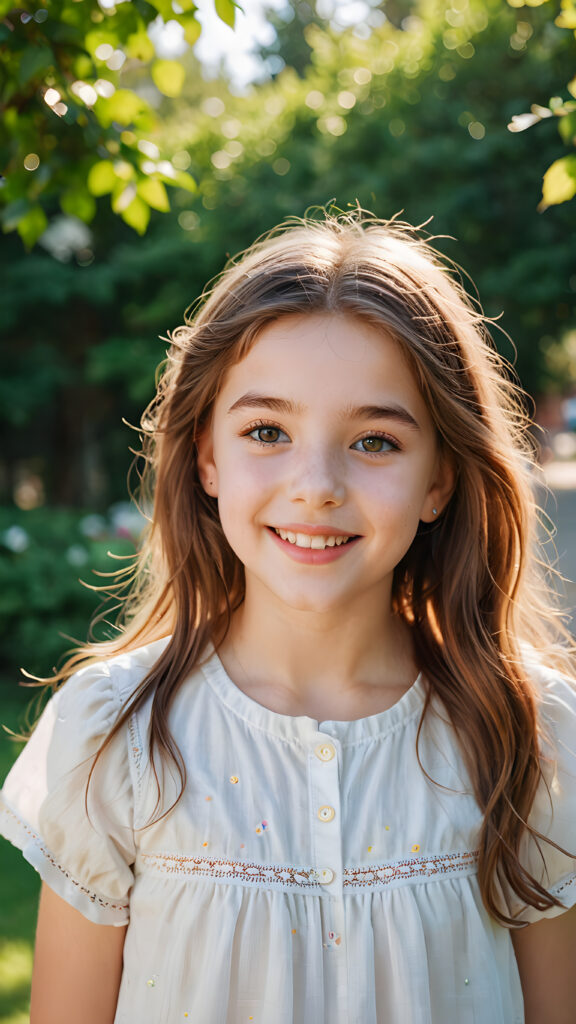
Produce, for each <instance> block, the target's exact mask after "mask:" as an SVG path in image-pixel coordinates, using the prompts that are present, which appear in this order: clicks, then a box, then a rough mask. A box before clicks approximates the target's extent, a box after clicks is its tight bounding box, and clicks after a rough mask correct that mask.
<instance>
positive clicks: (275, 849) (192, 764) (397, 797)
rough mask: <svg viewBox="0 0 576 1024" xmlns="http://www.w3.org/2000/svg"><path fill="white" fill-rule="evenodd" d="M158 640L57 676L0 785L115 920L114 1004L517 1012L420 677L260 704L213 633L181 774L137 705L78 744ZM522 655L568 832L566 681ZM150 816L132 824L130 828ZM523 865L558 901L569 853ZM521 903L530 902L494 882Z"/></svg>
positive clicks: (397, 1020)
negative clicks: (531, 667)
mask: <svg viewBox="0 0 576 1024" xmlns="http://www.w3.org/2000/svg"><path fill="white" fill-rule="evenodd" d="M165 643H166V641H161V642H158V643H156V644H151V645H149V646H148V647H145V648H142V649H141V650H139V651H136V652H133V653H131V654H129V655H123V656H121V657H119V658H116V659H114V660H112V661H110V662H107V663H102V664H98V665H91V666H88V667H86V668H84V669H82V670H81V671H80V672H78V673H77V674H76V675H75V676H73V677H72V678H71V679H70V680H69V681H68V682H67V683H66V684H65V685H64V687H63V688H62V689H61V691H59V692H58V693H57V694H56V695H55V696H54V697H53V698H52V700H51V701H50V703H49V704H48V706H47V708H46V710H45V712H44V715H43V717H42V719H41V721H40V723H39V724H38V726H37V728H36V730H35V731H34V733H33V736H32V738H31V739H30V741H29V742H28V744H27V746H26V748H25V749H24V751H23V753H22V754H21V755H20V757H19V759H18V760H17V762H16V764H15V765H14V767H13V769H12V771H11V772H10V774H9V776H8V778H7V780H6V783H5V785H4V789H3V791H2V795H1V796H0V830H1V831H2V832H3V834H4V835H6V836H7V838H8V839H10V840H11V841H12V842H13V843H14V844H15V845H17V846H18V847H20V848H21V849H22V850H23V853H24V856H25V857H26V859H27V860H28V861H29V862H30V863H31V864H32V865H33V866H34V867H35V868H36V869H37V870H38V871H39V872H40V874H41V876H42V877H43V878H44V879H45V881H46V882H47V883H48V884H49V885H50V886H51V887H52V888H53V889H54V890H55V891H56V892H57V893H59V894H60V895H61V896H62V897H63V898H64V899H65V900H67V901H68V902H69V903H70V904H72V905H73V906H74V907H76V908H77V909H78V910H80V911H81V912H82V913H83V914H85V916H86V917H88V918H89V919H90V920H92V921H95V922H99V923H103V924H116V925H124V924H126V923H127V922H128V921H129V926H128V930H127V935H126V945H125V954H124V956H125V961H124V972H123V978H122V984H121V989H120V996H119V1002H118V1008H117V1013H116V1018H115V1020H116V1024H133V1022H135V1021H146V1022H147V1024H169V1022H176V1021H184V1020H185V1019H188V1020H190V1021H194V1022H200V1021H202V1024H246V1022H249V1021H253V1022H254V1024H319V1022H325V1024H521V1022H522V1021H523V1020H524V1014H523V1003H522V992H521V987H520V982H519V977H518V971H517V967H516V961H515V958H514V953H513V947H512V943H511V939H510V933H509V932H508V930H506V929H505V928H502V927H500V926H498V925H497V924H496V923H495V922H494V921H493V920H492V919H490V918H489V917H488V915H487V913H486V911H485V910H484V907H483V905H482V900H481V898H480V892H479V887H478V881H477V873H476V866H477V853H476V849H477V841H478V829H479V824H480V818H481V816H480V812H479V809H478V806H477V804H476V801H475V799H474V796H473V794H472V791H471V786H470V782H469V780H468V778H467V775H466V771H465V768H464V765H463V760H462V756H461V754H460V752H459V748H458V744H457V742H456V738H455V736H454V732H453V729H452V727H451V725H450V723H449V721H448V717H447V714H446V712H445V710H444V708H443V706H442V705H441V704H439V702H438V701H436V700H433V701H432V706H431V709H430V710H429V712H428V713H427V715H426V718H425V723H424V727H423V729H422V733H421V738H420V746H419V750H420V758H421V762H422V765H423V767H424V769H425V771H426V772H427V773H428V775H429V776H430V777H431V779H433V780H435V782H432V781H430V779H429V778H427V776H426V774H425V773H424V772H423V771H422V769H421V768H420V767H419V765H418V760H417V757H416V732H417V728H418V723H419V720H420V715H421V711H422V707H423V702H424V698H425V693H426V688H425V681H424V679H423V678H422V677H419V679H418V680H417V681H416V682H415V683H414V685H413V686H412V687H411V689H410V690H409V691H408V692H407V693H406V694H405V695H404V696H403V697H402V699H401V700H400V701H399V702H398V703H397V704H395V705H394V706H393V707H391V708H389V709H388V710H387V711H384V712H382V713H380V714H377V715H372V716H370V717H369V718H363V719H359V720H357V721H351V722H336V721H334V722H321V723H319V722H316V721H314V720H312V719H311V718H307V717H290V716H287V715H280V714H277V713H275V712H272V711H270V710H268V709H267V708H265V707H263V706H261V705H260V704H257V703H256V702H255V701H253V700H252V699H250V698H249V697H248V696H246V695H245V694H244V693H243V692H242V691H241V690H239V689H238V688H237V687H236V686H235V684H234V683H233V682H232V681H231V680H230V679H229V678H228V676H227V675H226V673H225V671H224V668H223V666H222V664H221V662H220V661H219V659H218V657H217V656H216V655H215V654H214V653H212V654H211V656H210V657H209V660H207V661H206V663H205V665H204V666H203V667H200V668H198V669H197V670H196V671H195V672H194V673H193V674H192V675H191V677H190V678H189V679H188V680H187V681H186V683H185V684H184V686H183V687H182V688H181V690H180V692H179V693H178V696H177V698H176V701H175V704H174V706H173V708H172V711H171V728H172V731H173V734H174V737H175V740H176V742H177V744H178V746H179V748H180V751H181V752H182V754H183V757H184V760H185V763H186V768H187V784H186V788H185V791H184V794H183V796H182V798H181V800H180V801H179V802H178V803H177V804H176V806H175V807H174V808H173V809H172V810H171V811H170V812H169V813H168V814H167V815H166V816H165V817H163V818H162V819H161V820H159V821H156V822H155V823H154V824H152V825H149V824H148V822H149V821H150V818H151V816H153V814H154V812H155V813H156V815H158V812H159V810H160V812H162V811H163V810H165V809H166V808H168V807H169V806H170V804H171V803H172V802H173V800H174V799H175V798H176V796H177V793H178V779H177V777H176V775H175V773H174V771H172V770H171V769H170V768H169V767H167V768H162V767H161V766H157V769H158V770H159V774H160V781H161V786H162V801H161V805H160V808H157V807H156V802H157V795H158V793H157V788H156V784H155V780H154V773H153V770H152V766H151V764H150V760H149V755H148V735H149V714H150V705H149V704H147V705H146V706H144V707H143V708H142V709H140V710H139V711H138V712H137V713H136V714H134V715H133V716H132V718H131V720H130V723H129V725H127V726H126V728H125V729H123V730H122V731H121V733H120V734H119V735H118V737H117V738H116V739H115V740H114V742H113V743H112V744H111V745H110V746H109V747H108V748H107V750H106V752H105V753H104V755H103V756H102V758H101V759H100V760H99V761H98V763H97V765H96V768H95V770H94V771H93V773H92V777H91V780H90V785H89V788H88V798H87V800H86V783H87V781H88V776H89V773H90V769H91V767H92V764H93V755H94V753H95V751H96V750H97V749H98V748H99V746H100V744H101V743H102V741H103V739H104V738H105V736H106V735H107V733H108V731H109V730H110V728H111V726H112V725H113V723H114V721H115V720H116V718H117V716H118V713H119V712H120V710H121V708H122V706H123V703H124V702H125V700H126V699H127V698H128V697H129V696H130V694H131V693H132V692H133V691H134V690H135V688H136V687H137V686H138V684H139V682H140V681H141V680H142V678H143V676H144V675H145V673H146V672H147V671H148V670H149V669H150V668H151V666H152V665H153V664H154V662H155V661H156V659H157V658H158V657H159V655H160V653H161V650H162V648H163V645H164V644H165ZM535 672H537V676H538V680H539V684H540V687H541V693H542V701H541V714H542V720H543V724H544V727H545V730H546V734H547V743H548V746H547V748H546V753H547V754H548V755H549V760H547V761H546V762H545V771H546V780H547V783H548V786H547V789H546V787H544V786H543V787H542V791H541V792H540V793H539V795H538V798H537V801H536V804H535V807H534V811H533V818H532V820H533V822H534V824H536V826H537V827H538V828H539V829H540V831H542V832H543V833H544V834H545V835H548V836H550V837H551V838H553V839H554V841H555V842H557V843H558V844H559V845H561V846H564V847H566V848H567V849H569V850H572V851H573V850H575V849H576V753H575V747H576V733H575V723H576V694H575V690H574V688H573V687H572V686H571V685H570V684H569V683H568V682H566V681H565V680H563V679H562V678H560V677H558V675H555V674H554V673H550V672H547V671H545V670H542V669H538V670H535ZM146 826H147V827H146ZM540 845H541V850H542V854H543V855H544V859H543V858H542V855H541V853H539V851H538V849H537V847H536V846H535V844H534V843H533V842H528V843H527V844H526V849H525V862H526V865H527V866H528V867H529V868H530V870H531V871H533V872H534V873H535V874H536V875H537V876H538V878H540V879H541V880H542V881H543V883H544V884H545V885H546V887H547V888H548V889H552V890H553V891H554V892H555V894H557V895H558V898H559V899H560V900H561V901H562V904H563V907H569V906H571V905H572V904H574V903H575V902H576V861H575V860H573V859H572V858H570V857H567V856H566V855H564V854H562V853H560V852H559V851H558V850H556V849H555V848H554V847H551V846H549V845H548V844H540ZM508 905H509V908H510V910H511V912H512V913H514V914H518V915H519V916H520V917H521V918H522V919H523V920H526V921H536V920H539V919H540V918H541V917H542V916H554V915H555V914H557V913H561V912H562V909H563V907H561V908H553V909H552V910H551V911H548V912H547V913H546V914H544V915H542V914H540V913H539V912H538V911H536V910H534V909H533V908H529V909H526V908H523V907H522V906H520V905H519V904H518V901H517V900H511V899H509V900H508Z"/></svg>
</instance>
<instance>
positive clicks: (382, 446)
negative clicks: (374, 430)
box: [352, 437, 394, 455]
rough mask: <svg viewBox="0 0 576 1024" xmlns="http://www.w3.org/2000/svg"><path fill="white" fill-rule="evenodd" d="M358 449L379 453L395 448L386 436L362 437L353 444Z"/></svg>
mask: <svg viewBox="0 0 576 1024" xmlns="http://www.w3.org/2000/svg"><path fill="white" fill-rule="evenodd" d="M352 447H353V448H354V449H356V451H359V452H372V453H375V454H377V455H379V454H380V453H381V452H388V451H393V450H394V445H393V444H392V442H391V441H388V440H387V438H385V437H362V438H360V440H359V441H356V442H355V444H353V445H352Z"/></svg>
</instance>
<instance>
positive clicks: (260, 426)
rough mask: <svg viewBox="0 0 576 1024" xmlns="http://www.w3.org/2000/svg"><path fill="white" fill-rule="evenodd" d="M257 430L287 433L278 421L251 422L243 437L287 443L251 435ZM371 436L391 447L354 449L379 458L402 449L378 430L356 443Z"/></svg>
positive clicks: (269, 443) (271, 443)
mask: <svg viewBox="0 0 576 1024" xmlns="http://www.w3.org/2000/svg"><path fill="white" fill-rule="evenodd" d="M256 430H278V431H280V433H281V434H285V433H286V431H285V430H282V427H279V426H278V424H277V423H271V422H267V421H265V420H258V421H257V422H256V423H251V424H250V426H248V427H247V428H246V430H245V431H244V432H243V433H242V437H247V438H249V439H250V440H251V441H254V443H255V444H257V445H260V447H261V448H273V447H274V446H275V445H277V444H280V443H285V442H279V441H260V440H259V439H258V438H257V437H251V436H250V435H251V434H253V433H254V432H255V431H256ZM369 437H374V438H377V439H379V440H381V441H385V442H386V443H387V444H389V445H390V448H389V449H387V450H385V451H382V452H368V451H363V450H362V449H361V448H355V449H353V450H354V451H359V452H360V453H361V454H362V455H372V456H373V457H376V458H378V456H382V455H387V454H388V451H395V452H399V451H401V450H402V446H401V445H400V444H399V443H398V441H396V439H395V438H393V437H390V435H389V434H384V433H380V432H378V431H368V433H367V434H363V435H362V437H359V438H358V441H355V442H354V444H358V442H359V441H364V440H366V439H367V438H369Z"/></svg>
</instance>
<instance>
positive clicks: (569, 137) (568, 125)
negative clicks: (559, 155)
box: [558, 111, 576, 146]
mask: <svg viewBox="0 0 576 1024" xmlns="http://www.w3.org/2000/svg"><path fill="white" fill-rule="evenodd" d="M558 131H559V132H560V135H561V136H562V139H563V141H564V142H565V143H566V145H567V146H569V145H571V143H573V142H574V141H576V111H573V112H572V113H571V114H565V115H564V117H561V118H560V120H559V121H558Z"/></svg>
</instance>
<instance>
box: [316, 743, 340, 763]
mask: <svg viewBox="0 0 576 1024" xmlns="http://www.w3.org/2000/svg"><path fill="white" fill-rule="evenodd" d="M314 753H315V754H316V757H317V758H318V760H319V761H331V760H332V758H333V757H334V754H335V753H336V751H335V749H334V747H333V746H332V744H331V743H319V744H318V746H317V747H316V750H315V751H314Z"/></svg>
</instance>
